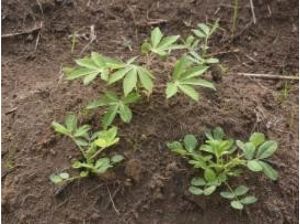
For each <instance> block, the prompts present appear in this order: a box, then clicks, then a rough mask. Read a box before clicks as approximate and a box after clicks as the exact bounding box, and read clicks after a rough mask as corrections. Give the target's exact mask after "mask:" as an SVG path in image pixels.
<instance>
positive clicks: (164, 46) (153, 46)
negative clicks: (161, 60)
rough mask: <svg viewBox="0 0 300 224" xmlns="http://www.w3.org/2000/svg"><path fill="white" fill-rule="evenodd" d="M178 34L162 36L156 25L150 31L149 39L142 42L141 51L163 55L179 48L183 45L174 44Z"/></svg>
mask: <svg viewBox="0 0 300 224" xmlns="http://www.w3.org/2000/svg"><path fill="white" fill-rule="evenodd" d="M179 37H180V36H179V35H174V36H167V37H164V35H163V34H162V32H161V31H160V29H159V27H156V28H155V29H154V30H152V32H151V37H150V40H147V41H146V42H144V43H143V45H142V47H141V52H142V53H144V54H149V53H154V54H158V55H159V56H161V57H163V56H166V55H168V54H170V52H171V51H172V50H174V49H181V48H183V46H181V45H178V44H175V43H176V41H177V40H178V39H179Z"/></svg>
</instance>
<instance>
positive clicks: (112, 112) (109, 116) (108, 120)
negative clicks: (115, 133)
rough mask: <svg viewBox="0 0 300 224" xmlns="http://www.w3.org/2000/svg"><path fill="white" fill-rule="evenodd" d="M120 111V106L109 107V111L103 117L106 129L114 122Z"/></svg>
mask: <svg viewBox="0 0 300 224" xmlns="http://www.w3.org/2000/svg"><path fill="white" fill-rule="evenodd" d="M117 111H118V106H111V107H109V109H108V111H107V112H106V113H105V114H104V116H103V117H102V126H103V128H104V129H106V128H107V127H108V126H109V125H111V124H112V122H113V120H114V119H115V117H116V114H117Z"/></svg>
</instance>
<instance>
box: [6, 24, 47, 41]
mask: <svg viewBox="0 0 300 224" xmlns="http://www.w3.org/2000/svg"><path fill="white" fill-rule="evenodd" d="M42 28H43V21H41V22H39V23H38V24H35V25H34V27H33V28H31V29H28V30H24V31H22V32H17V33H7V34H3V35H1V38H10V37H15V36H19V35H24V34H29V33H33V32H34V31H37V30H40V29H42Z"/></svg>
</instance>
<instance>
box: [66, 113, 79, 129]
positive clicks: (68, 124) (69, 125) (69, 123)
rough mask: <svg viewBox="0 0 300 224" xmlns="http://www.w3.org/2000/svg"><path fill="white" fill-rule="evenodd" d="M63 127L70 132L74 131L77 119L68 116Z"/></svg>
mask: <svg viewBox="0 0 300 224" xmlns="http://www.w3.org/2000/svg"><path fill="white" fill-rule="evenodd" d="M65 125H66V127H67V129H68V130H69V131H70V132H73V131H75V129H76V128H77V118H76V116H75V115H74V114H69V115H68V116H67V117H66V121H65Z"/></svg>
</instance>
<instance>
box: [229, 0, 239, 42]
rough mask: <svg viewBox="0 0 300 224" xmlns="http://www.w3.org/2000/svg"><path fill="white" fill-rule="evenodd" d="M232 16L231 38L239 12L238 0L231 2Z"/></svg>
mask: <svg viewBox="0 0 300 224" xmlns="http://www.w3.org/2000/svg"><path fill="white" fill-rule="evenodd" d="M233 10H234V11H233V16H232V26H231V36H232V37H233V35H234V33H235V30H236V22H237V18H238V11H239V0H233Z"/></svg>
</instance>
